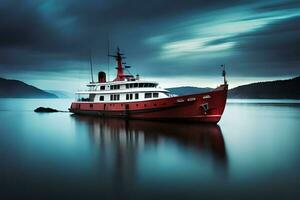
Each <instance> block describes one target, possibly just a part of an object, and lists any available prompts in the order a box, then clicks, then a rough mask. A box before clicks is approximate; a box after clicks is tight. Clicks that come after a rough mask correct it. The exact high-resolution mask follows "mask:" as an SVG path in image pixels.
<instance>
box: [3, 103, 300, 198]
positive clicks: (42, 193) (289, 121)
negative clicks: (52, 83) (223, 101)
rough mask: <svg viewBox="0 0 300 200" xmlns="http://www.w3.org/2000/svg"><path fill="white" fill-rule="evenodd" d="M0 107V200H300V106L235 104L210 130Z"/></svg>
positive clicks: (25, 106) (62, 105)
mask: <svg viewBox="0 0 300 200" xmlns="http://www.w3.org/2000/svg"><path fill="white" fill-rule="evenodd" d="M69 103H70V101H68V100H24V99H23V100H22V99H2V100H0V123H1V124H0V156H1V160H0V175H1V177H0V178H1V185H0V186H1V189H0V191H1V193H0V195H1V196H0V199H16V198H17V199H297V198H298V199H299V198H300V131H299V128H300V123H299V122H300V103H299V102H293V101H290V102H282V101H273V102H269V101H260V102H259V103H258V102H256V101H233V102H232V103H229V104H228V105H227V107H226V110H225V113H224V116H223V118H222V120H221V121H220V123H219V124H218V125H201V124H187V123H160V122H150V121H132V120H131V121H124V120H119V119H100V118H95V117H86V116H85V117H84V116H74V115H71V114H70V113H47V114H46V113H34V112H33V111H32V110H33V109H34V108H36V107H38V106H50V107H54V108H58V109H62V110H67V108H68V106H69Z"/></svg>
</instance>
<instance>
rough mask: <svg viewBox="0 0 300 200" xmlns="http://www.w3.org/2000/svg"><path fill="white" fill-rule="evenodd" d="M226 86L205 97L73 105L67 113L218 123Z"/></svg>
mask: <svg viewBox="0 0 300 200" xmlns="http://www.w3.org/2000/svg"><path fill="white" fill-rule="evenodd" d="M227 90H228V88H227V85H221V86H220V87H218V88H216V89H215V90H213V91H211V92H207V93H201V94H193V95H185V96H177V97H171V98H164V99H155V100H148V101H137V102H123V103H122V102H121V103H100V102H95V103H93V102H74V103H72V105H71V108H70V109H69V110H70V111H71V112H73V113H75V114H93V115H98V116H103V117H125V118H133V119H149V120H184V121H196V122H211V123H218V122H219V120H220V119H221V116H222V114H223V111H224V108H225V104H226V99H227Z"/></svg>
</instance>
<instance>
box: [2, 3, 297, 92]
mask: <svg viewBox="0 0 300 200" xmlns="http://www.w3.org/2000/svg"><path fill="white" fill-rule="evenodd" d="M117 47H120V49H121V51H122V52H123V53H125V55H126V57H127V59H126V63H127V65H130V66H131V67H132V68H131V69H130V71H131V73H132V74H140V76H141V78H142V79H144V80H152V81H157V82H160V83H161V84H160V85H161V86H162V87H176V86H187V85H190V86H198V87H215V86H217V85H219V84H221V83H222V77H221V68H220V65H221V64H225V65H226V70H227V76H228V82H229V85H230V87H231V88H232V87H235V86H238V85H241V84H246V83H251V82H257V81H266V80H274V79H286V78H291V77H295V76H298V75H300V56H299V55H300V1H299V0H297V1H294V0H290V1H288V0H287V1H276V0H263V1H250V0H249V1H248V0H243V1H237V0H231V1H222V0H209V1H207V0H184V1H183V0H151V1H147V2H146V1H140V0H127V1H125V0H22V1H21V0H0V77H4V78H9V79H19V80H22V81H25V82H26V83H29V84H33V85H35V86H37V87H39V88H42V89H47V90H66V91H76V90H77V89H78V88H80V87H82V86H83V85H84V84H85V83H87V82H88V81H90V80H91V78H90V60H89V52H92V64H93V68H94V77H95V79H96V76H97V74H96V73H97V72H98V71H105V72H106V73H107V74H109V79H110V80H112V79H113V78H114V76H115V62H114V60H113V59H110V60H109V59H108V57H107V53H108V49H109V51H110V53H114V52H115V51H116V48H117ZM108 69H109V71H108Z"/></svg>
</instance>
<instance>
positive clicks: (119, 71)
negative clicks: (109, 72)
mask: <svg viewBox="0 0 300 200" xmlns="http://www.w3.org/2000/svg"><path fill="white" fill-rule="evenodd" d="M123 55H124V54H122V53H121V52H120V48H119V47H118V48H117V54H116V55H109V56H111V57H114V58H115V59H116V61H117V67H116V69H117V77H116V78H115V79H114V81H124V80H125V75H124V68H123V65H122V59H125V57H124V56H123Z"/></svg>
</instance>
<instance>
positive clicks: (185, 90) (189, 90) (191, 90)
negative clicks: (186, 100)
mask: <svg viewBox="0 0 300 200" xmlns="http://www.w3.org/2000/svg"><path fill="white" fill-rule="evenodd" d="M166 89H167V90H169V91H170V92H171V94H177V95H188V94H196V93H202V92H209V91H211V90H212V88H199V87H191V86H184V87H173V88H166Z"/></svg>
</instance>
